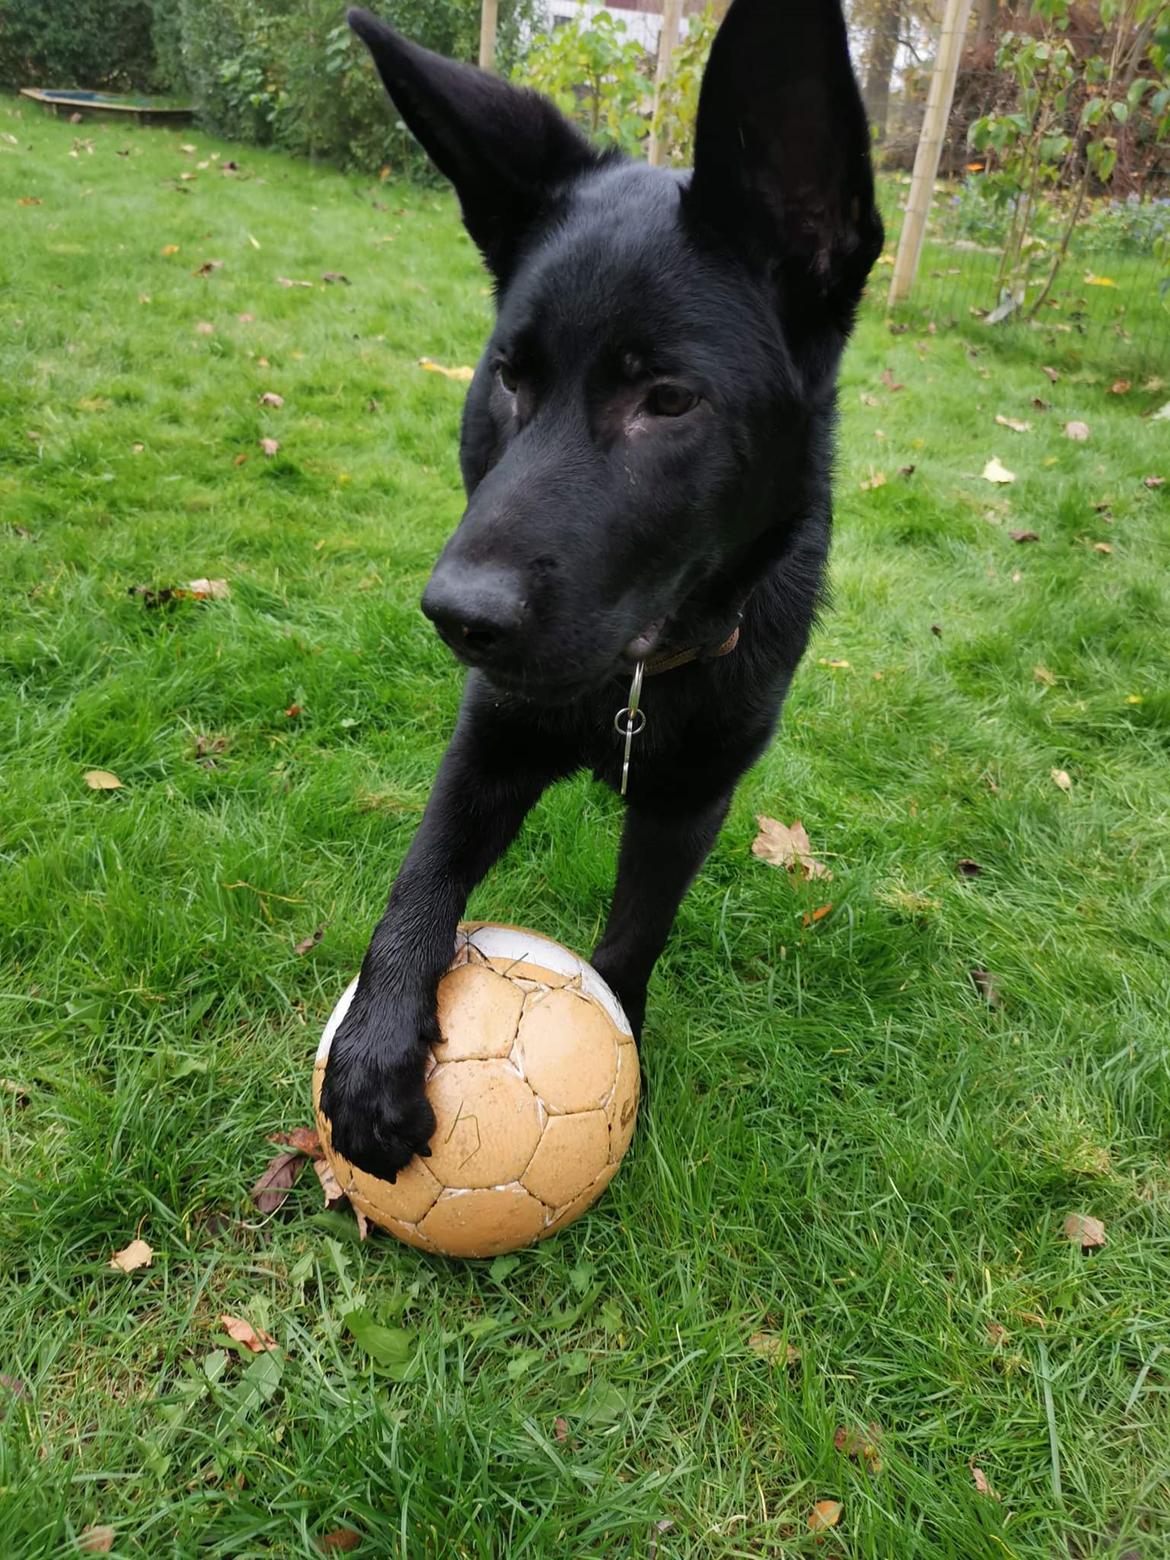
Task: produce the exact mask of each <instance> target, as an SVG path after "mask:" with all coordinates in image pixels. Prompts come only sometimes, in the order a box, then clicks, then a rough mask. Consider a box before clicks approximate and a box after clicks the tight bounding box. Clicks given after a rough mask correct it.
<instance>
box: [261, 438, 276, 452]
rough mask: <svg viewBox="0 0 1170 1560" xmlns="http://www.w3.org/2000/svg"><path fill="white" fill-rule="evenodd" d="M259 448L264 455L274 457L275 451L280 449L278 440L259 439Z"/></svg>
mask: <svg viewBox="0 0 1170 1560" xmlns="http://www.w3.org/2000/svg"><path fill="white" fill-rule="evenodd" d="M260 448H261V449H262V450H263V451H264V453H265V455H275V454H276V452H277V450H278V449H279V448H280V440H279V439H261V440H260Z"/></svg>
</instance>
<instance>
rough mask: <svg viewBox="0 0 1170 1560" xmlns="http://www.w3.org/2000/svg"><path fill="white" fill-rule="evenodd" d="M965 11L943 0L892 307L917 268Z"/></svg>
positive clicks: (961, 3) (955, 1)
mask: <svg viewBox="0 0 1170 1560" xmlns="http://www.w3.org/2000/svg"><path fill="white" fill-rule="evenodd" d="M970 14H971V0H946V10H945V12H944V13H943V23H942V31H941V32H940V34H939V40H938V58H937V59H936V60H935V62H934V71H933V73H932V75H931V78H930V92H929V94H928V95H927V99H926V115H925V117H924V118H923V121H922V134H921V135H920V136H919V137H918V151H917V152H916V153H915V156H914V174H913V177H912V178H911V180H910V194H909V197H908V198H907V201H906V215H905V217H904V218H903V220H902V236H901V238H900V239H899V240H898V256H897V259H896V260H895V261H894V274H893V277H892V278H891V279H890V297H889V304H890V307H891V308H892V307H893V305H894V304H895V303H898V302H900V301H901V300H902V299H903V298H908V297H909V296H910V290H911V288H912V287H913V286H914V278H915V276H916V275H917V273H918V261H919V257H920V256H921V254H922V241H923V239H924V237H925V236H926V219H927V217H928V215H929V214H930V198H931V196H932V195H933V194H934V181H935V178H936V177H937V175H938V162H939V158H940V156H941V155H942V147H943V141H944V140H945V139H946V133H947V121H948V120H949V119H950V117H951V103H952V101H953V100H954V96H955V77H956V76H957V75H958V73H959V57H960V55H961V54H962V52H963V40H964V38H965V37H966V34H967V18H968V17H969V16H970Z"/></svg>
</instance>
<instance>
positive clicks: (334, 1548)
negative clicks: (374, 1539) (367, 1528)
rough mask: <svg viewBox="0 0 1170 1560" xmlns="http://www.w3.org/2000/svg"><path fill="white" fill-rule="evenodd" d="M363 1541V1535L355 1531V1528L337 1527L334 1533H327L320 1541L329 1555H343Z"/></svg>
mask: <svg viewBox="0 0 1170 1560" xmlns="http://www.w3.org/2000/svg"><path fill="white" fill-rule="evenodd" d="M361 1541H362V1535H361V1534H360V1533H355V1532H354V1530H353V1528H335V1529H334V1530H333V1532H332V1533H326V1534H325V1535H324V1537H323V1538H322V1539H321V1540H320V1543H321V1548H322V1549H323V1550H324V1552H325V1553H326V1554H327V1555H341V1554H348V1552H349V1551H350V1550H351V1549H356V1548H357V1547H358V1545H359V1544H360V1543H361Z"/></svg>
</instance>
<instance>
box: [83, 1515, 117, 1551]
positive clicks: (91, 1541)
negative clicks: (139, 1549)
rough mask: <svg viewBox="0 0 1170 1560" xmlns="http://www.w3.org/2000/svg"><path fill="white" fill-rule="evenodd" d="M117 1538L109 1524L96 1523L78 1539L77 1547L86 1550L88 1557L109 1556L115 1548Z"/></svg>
mask: <svg viewBox="0 0 1170 1560" xmlns="http://www.w3.org/2000/svg"><path fill="white" fill-rule="evenodd" d="M116 1537H117V1534H116V1533H115V1531H114V1529H113V1528H112V1527H110V1525H109V1523H107V1522H95V1523H94V1524H93V1525H92V1526H91V1527H87V1528H86V1530H85V1532H84V1533H82V1534H81V1536H80V1537H79V1538H78V1540H77V1547H78V1549H82V1550H84V1551H85V1553H86V1554H87V1555H108V1554H109V1552H110V1550H111V1549H113V1547H114V1539H115V1538H116Z"/></svg>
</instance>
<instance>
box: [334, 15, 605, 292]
mask: <svg viewBox="0 0 1170 1560" xmlns="http://www.w3.org/2000/svg"><path fill="white" fill-rule="evenodd" d="M347 20H348V21H349V25H350V26H351V27H352V28H353V30H354V32H355V33H357V35H358V37H359V38H360V39H361V40H362V42H363V43H364V44H365V45H366V47H367V48H368V49H369V51H370V53H371V54H372V55H373V57H374V64H375V65H376V66H377V67H378V74H379V75H380V76H381V78H382V80H383V82H384V83H385V85H386V90H387V92H389V94H390V96H391V97H392V98H393V100H394V103H395V106H396V107H397V109H398V111H399V113H400V114H401V115H402V117H403V119H404V120H405V121H406V125H407V128H408V129H409V130H410V131H411V133H412V134H413V135H414V136H415V137H416V139H417V140H418V141H420V142H421V143H422V147H423V150H424V151H425V152H426V153H427V155H428V157H429V158H430V159H431V161H432V162H433V163H434V165H435V167H436V168H437V169H438V170H439V172H440V173H442V174H445V175H446V177H447V178H448V179H450V181H451V183H452V184H453V185H454V186H455V193H456V194H457V195H458V196H459V204H460V205H461V206H462V208H463V221H464V223H465V225H466V227H467V231H468V232H469V233H470V234H471V236H472V238H473V239H474V240H475V242H476V244H477V245H478V246H479V248H480V250H481V251H482V253H483V257H484V259H485V260H486V261H487V263H488V266H489V267H490V269H491V270H492V271H493V272H494V273H495V275H496V277H497V278H499V279H500V280H501V281H503V280H505V279H506V278H507V275H508V273H509V271H510V270H511V267H512V265H513V263H514V262H515V258H516V254H517V251H518V250H519V248H520V245H521V244H522V243H523V241H524V237H525V234H526V233H527V232H528V230H529V229H530V228H531V227H532V225H533V224H534V223H535V222H536V221H537V219H538V218H539V216H540V214H541V212H542V211H543V210H544V209H545V208H546V207H547V205H548V204H549V202H550V201H551V200H552V199H553V198H554V197H555V194H556V190H557V189H558V187H559V186H562V185H563V184H565V183H566V182H568V181H569V180H570V179H572V178H574V177H575V176H576V175H577V174H579V173H583V172H584V171H585V170H586V169H587V168H590V167H592V166H593V165H594V164H595V163H596V162H597V159H598V153H597V152H596V151H595V150H594V149H593V147H592V146H591V145H590V144H589V142H588V141H587V140H586V139H585V138H584V136H582V135H581V134H579V133H578V131H576V130H575V129H574V128H573V126H572V125H571V124H570V123H569V122H568V120H567V119H565V117H564V116H563V115H562V114H561V113H559V112H558V110H557V109H556V108H555V107H554V106H553V105H552V104H551V103H550V102H549V101H548V100H547V98H543V97H541V96H540V95H539V94H538V93H536V92H528V91H523V90H521V89H519V88H517V87H511V86H509V85H508V83H507V82H505V81H501V80H500V79H499V77H498V76H491V75H489V74H488V73H487V72H486V71H482V70H478V69H476V67H475V66H474V65H460V64H457V63H456V62H455V61H454V60H448V59H444V58H443V56H442V55H441V54H433V53H432V52H431V51H430V49H424V48H422V47H421V46H420V45H419V44H417V43H411V42H410V41H409V39H406V38H403V37H402V36H401V34H399V33H396V32H395V31H394V29H393V28H392V27H387V26H386V24H385V22H380V21H379V20H378V18H377V17H376V16H371V15H370V13H369V11H360V10H352V11H350V12H349V13H348V15H347Z"/></svg>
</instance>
